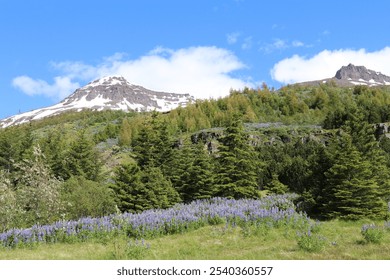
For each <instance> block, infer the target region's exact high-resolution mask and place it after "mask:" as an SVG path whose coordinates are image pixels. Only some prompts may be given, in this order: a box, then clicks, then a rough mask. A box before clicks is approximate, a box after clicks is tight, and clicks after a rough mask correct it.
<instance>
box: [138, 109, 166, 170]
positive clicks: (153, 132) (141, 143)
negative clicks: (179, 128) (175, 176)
mask: <svg viewBox="0 0 390 280" xmlns="http://www.w3.org/2000/svg"><path fill="white" fill-rule="evenodd" d="M134 152H135V153H136V155H137V160H138V164H139V165H140V167H141V169H143V168H144V167H147V166H154V167H160V168H161V169H162V171H163V174H164V175H165V174H166V170H165V165H166V164H167V163H169V162H170V161H171V159H172V153H173V152H172V141H171V139H170V133H169V132H168V123H167V122H166V121H165V120H162V119H161V118H160V115H159V114H158V113H156V112H154V113H153V114H152V116H151V118H150V119H147V120H146V121H145V122H144V125H143V127H142V128H141V129H140V131H139V135H138V137H137V139H136V141H135V145H134Z"/></svg>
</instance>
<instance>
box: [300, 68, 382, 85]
mask: <svg viewBox="0 0 390 280" xmlns="http://www.w3.org/2000/svg"><path fill="white" fill-rule="evenodd" d="M329 82H334V83H335V84H336V85H337V86H340V87H353V86H355V85H366V86H369V87H373V86H388V85H390V77H389V76H386V75H384V74H382V73H380V72H377V71H374V70H370V69H367V68H366V67H364V66H355V65H353V64H349V65H347V66H343V67H341V68H340V69H339V70H338V71H337V72H336V75H335V76H334V77H333V78H328V79H323V80H317V81H309V82H303V83H299V84H300V85H319V84H323V83H329Z"/></svg>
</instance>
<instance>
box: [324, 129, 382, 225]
mask: <svg viewBox="0 0 390 280" xmlns="http://www.w3.org/2000/svg"><path fill="white" fill-rule="evenodd" d="M328 153H329V157H330V159H331V167H330V168H329V169H328V171H326V172H325V176H326V187H325V190H324V192H323V195H324V197H323V205H322V211H323V214H324V216H325V217H327V218H343V219H353V220H356V219H360V218H364V217H369V218H383V217H384V213H385V211H386V204H385V202H384V200H383V199H382V198H381V192H380V188H379V186H378V184H377V182H375V180H374V178H373V176H372V175H373V174H372V171H371V164H370V162H368V161H367V160H365V159H364V158H363V156H362V154H361V153H360V152H359V151H358V150H357V148H356V147H355V146H354V145H353V144H352V137H351V136H350V135H349V134H347V133H345V132H343V131H341V132H340V133H339V135H337V136H336V137H335V138H334V139H333V140H332V142H331V144H330V146H329V149H328Z"/></svg>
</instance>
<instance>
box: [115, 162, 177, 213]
mask: <svg viewBox="0 0 390 280" xmlns="http://www.w3.org/2000/svg"><path fill="white" fill-rule="evenodd" d="M114 181H115V183H114V184H112V186H111V188H112V189H113V190H114V191H115V193H116V200H117V205H118V207H119V209H120V210H121V211H122V212H141V211H144V210H147V209H152V208H168V207H170V206H172V205H174V204H176V203H177V202H180V201H181V200H180V196H179V194H178V192H177V191H176V190H175V189H174V188H173V187H172V183H171V182H170V181H168V180H167V179H166V178H165V177H164V176H163V174H162V172H161V170H160V169H159V168H158V167H153V166H148V167H146V168H145V169H144V170H142V171H141V169H140V168H139V166H138V165H136V164H122V165H121V166H119V167H118V168H117V170H116V172H115V177H114Z"/></svg>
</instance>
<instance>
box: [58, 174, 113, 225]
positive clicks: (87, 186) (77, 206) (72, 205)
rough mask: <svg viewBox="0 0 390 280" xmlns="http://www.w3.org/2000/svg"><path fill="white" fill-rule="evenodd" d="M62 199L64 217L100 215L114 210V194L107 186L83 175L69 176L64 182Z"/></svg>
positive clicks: (77, 217)
mask: <svg viewBox="0 0 390 280" xmlns="http://www.w3.org/2000/svg"><path fill="white" fill-rule="evenodd" d="M62 200H63V201H65V202H66V204H65V210H66V211H65V213H66V218H67V219H71V220H77V219H79V218H82V217H102V216H105V215H108V214H112V213H114V212H115V202H114V194H113V192H112V190H111V189H109V188H108V187H107V186H105V185H102V184H100V183H98V182H95V181H91V180H88V179H86V178H84V177H81V176H77V177H71V178H70V179H69V180H67V181H66V182H64V185H63V191H62Z"/></svg>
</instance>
